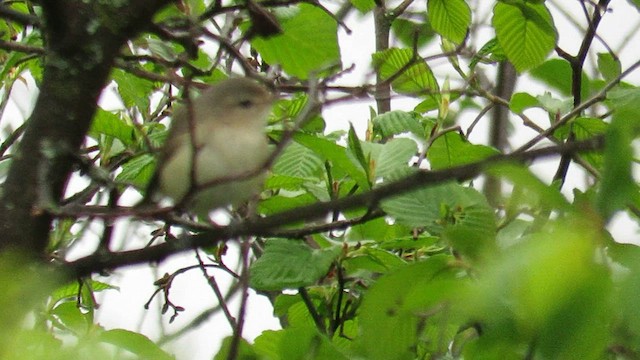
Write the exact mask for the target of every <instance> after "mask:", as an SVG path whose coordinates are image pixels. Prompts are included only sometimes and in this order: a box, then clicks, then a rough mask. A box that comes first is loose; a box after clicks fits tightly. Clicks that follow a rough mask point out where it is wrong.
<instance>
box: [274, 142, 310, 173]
mask: <svg viewBox="0 0 640 360" xmlns="http://www.w3.org/2000/svg"><path fill="white" fill-rule="evenodd" d="M321 169H322V159H320V157H319V156H318V155H316V153H314V152H313V151H312V150H310V149H309V148H307V147H304V146H302V145H300V144H298V143H292V144H289V145H288V146H287V147H286V148H285V150H284V151H283V152H282V154H280V156H279V157H278V159H277V160H276V162H275V164H273V169H272V170H273V173H274V174H278V175H285V176H291V177H297V178H301V179H305V178H312V177H317V176H318V174H319V172H320V170H321Z"/></svg>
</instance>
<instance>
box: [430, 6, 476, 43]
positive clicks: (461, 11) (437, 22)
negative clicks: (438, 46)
mask: <svg viewBox="0 0 640 360" xmlns="http://www.w3.org/2000/svg"><path fill="white" fill-rule="evenodd" d="M427 14H428V15H429V21H430V23H431V26H432V27H433V29H434V30H435V31H437V32H438V33H439V34H440V35H442V36H443V37H445V38H446V39H448V40H450V41H452V42H454V43H456V44H460V43H462V42H463V41H464V38H465V37H466V36H467V30H468V28H469V25H470V24H471V9H469V5H467V3H466V2H465V1H464V0H429V2H427Z"/></svg>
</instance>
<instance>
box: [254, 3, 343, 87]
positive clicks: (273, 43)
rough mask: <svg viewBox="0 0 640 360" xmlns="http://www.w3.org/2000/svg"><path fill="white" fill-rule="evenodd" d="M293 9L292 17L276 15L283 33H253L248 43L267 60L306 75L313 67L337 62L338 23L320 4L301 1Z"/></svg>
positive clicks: (334, 64)
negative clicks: (294, 10)
mask: <svg viewBox="0 0 640 360" xmlns="http://www.w3.org/2000/svg"><path fill="white" fill-rule="evenodd" d="M296 9H297V11H296V13H295V15H293V16H292V17H290V18H286V19H279V20H280V25H281V26H282V30H283V33H282V34H280V35H277V36H272V37H269V38H262V37H255V38H253V39H252V40H251V44H252V46H253V47H254V48H255V49H256V50H257V51H258V52H259V53H260V55H261V56H262V58H263V59H264V60H265V61H266V62H267V63H269V64H271V65H276V64H279V65H280V66H282V69H283V70H284V71H286V72H287V73H288V74H290V75H292V76H296V77H298V78H300V79H307V78H308V77H309V74H310V73H311V72H313V71H317V70H323V69H325V68H326V67H328V66H336V65H339V63H340V49H339V47H338V36H337V31H338V25H337V23H336V21H335V20H334V19H333V18H332V17H331V16H330V15H328V14H327V13H326V12H325V11H323V10H322V9H320V8H319V7H316V6H313V5H309V4H300V5H299V6H298V7H297V8H296Z"/></svg>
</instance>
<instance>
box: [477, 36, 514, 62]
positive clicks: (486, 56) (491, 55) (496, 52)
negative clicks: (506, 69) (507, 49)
mask: <svg viewBox="0 0 640 360" xmlns="http://www.w3.org/2000/svg"><path fill="white" fill-rule="evenodd" d="M506 59H507V56H506V55H505V53H504V50H503V49H502V46H500V43H499V42H498V39H497V38H493V39H491V40H489V41H487V42H486V43H485V44H484V45H482V47H481V48H480V50H478V52H477V53H476V54H474V55H473V58H471V63H469V68H470V69H473V68H475V67H476V65H477V64H478V63H479V62H482V63H490V62H499V61H504V60H506Z"/></svg>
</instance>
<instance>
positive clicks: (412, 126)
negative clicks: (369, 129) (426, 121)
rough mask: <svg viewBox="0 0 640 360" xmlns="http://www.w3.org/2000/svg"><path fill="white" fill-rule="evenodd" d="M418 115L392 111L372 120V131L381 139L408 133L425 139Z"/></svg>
mask: <svg viewBox="0 0 640 360" xmlns="http://www.w3.org/2000/svg"><path fill="white" fill-rule="evenodd" d="M418 119H420V115H419V114H417V113H414V112H407V111H402V110H393V111H389V112H387V113H384V114H382V115H378V116H376V117H374V118H373V120H372V122H373V131H374V132H376V133H379V134H380V136H381V137H382V138H388V137H391V136H393V135H398V134H402V133H407V132H410V133H412V134H414V135H416V136H417V137H419V138H420V139H423V138H424V137H425V133H424V128H423V127H422V125H420V121H419V120H418Z"/></svg>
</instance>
